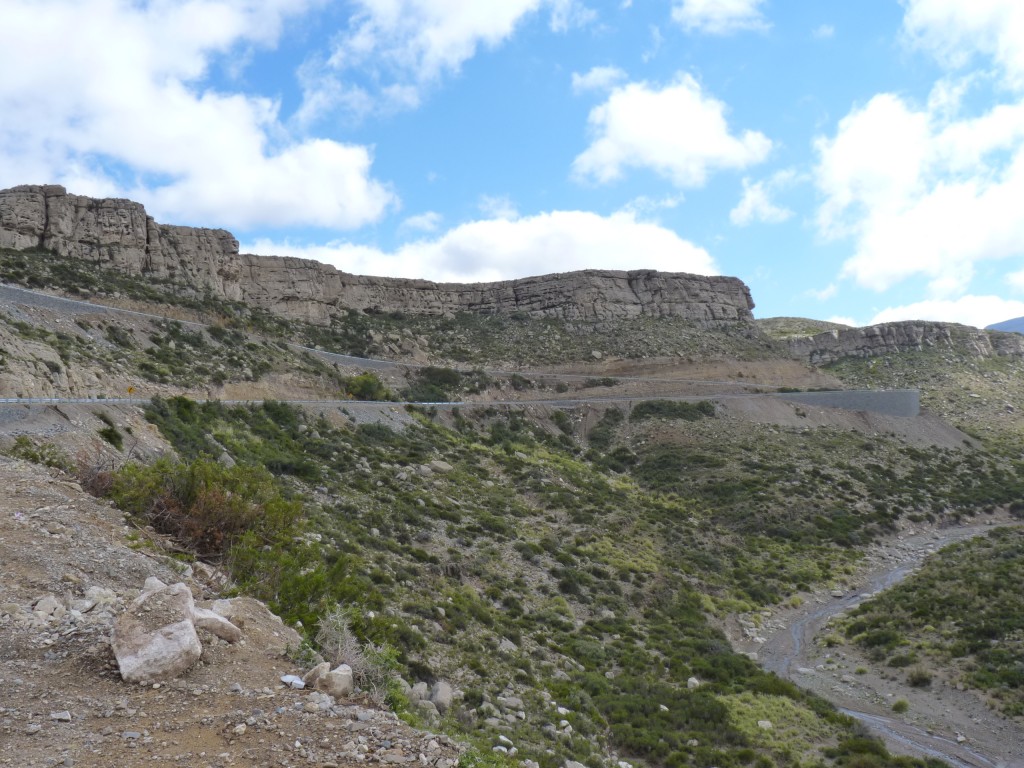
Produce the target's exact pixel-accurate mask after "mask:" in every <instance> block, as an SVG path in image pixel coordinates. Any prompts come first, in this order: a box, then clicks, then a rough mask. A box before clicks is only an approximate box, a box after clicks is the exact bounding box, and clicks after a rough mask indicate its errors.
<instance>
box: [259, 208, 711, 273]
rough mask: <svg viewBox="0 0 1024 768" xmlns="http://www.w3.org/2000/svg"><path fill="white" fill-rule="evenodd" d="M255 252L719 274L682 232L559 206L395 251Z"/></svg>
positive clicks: (530, 268) (491, 268) (450, 266)
mask: <svg viewBox="0 0 1024 768" xmlns="http://www.w3.org/2000/svg"><path fill="white" fill-rule="evenodd" d="M243 247H244V248H245V250H249V251H253V252H256V253H264V254H274V255H287V256H299V257H302V258H310V259H316V260H318V261H322V262H325V263H328V264H332V265H334V266H335V267H337V268H338V269H341V270H343V271H345V272H350V273H355V274H373V275H390V276H396V277H417V278H425V279H429V280H436V281H442V282H484V281H493V280H506V279H512V278H517V277H528V276H530V275H541V274H547V273H550V272H551V271H552V270H553V268H555V265H557V269H558V270H559V271H571V270H578V269H622V270H629V269H641V268H643V269H647V268H650V269H659V270H663V271H667V272H691V273H698V274H719V272H718V268H717V266H716V265H715V262H714V260H713V259H712V258H711V256H710V255H709V254H708V252H707V251H705V250H704V249H703V248H700V247H698V246H696V245H694V244H693V243H690V242H688V241H686V240H683V239H682V238H680V237H679V236H678V235H677V234H676V233H675V232H673V231H671V230H669V229H666V228H664V227H661V226H658V225H657V224H652V223H649V222H645V221H641V220H639V219H637V218H636V217H635V216H634V215H632V214H629V213H625V212H620V213H615V214H612V215H611V216H599V215H597V214H595V213H589V212H585V211H552V212H550V213H541V214H537V215H535V216H525V217H522V218H519V219H515V220H508V219H488V220H482V221H473V222H469V223H467V224H462V225H460V226H458V227H455V228H454V229H451V230H449V231H448V232H446V233H445V234H444V235H442V236H441V237H439V238H436V239H430V240H420V241H417V242H413V243H408V244H406V245H404V246H402V247H400V248H399V249H397V250H396V251H392V252H386V251H381V250H379V249H376V248H372V247H367V246H361V245H352V244H346V243H342V242H336V243H330V244H327V245H324V246H296V245H291V244H289V243H277V242H273V241H269V240H257V241H256V242H253V243H249V244H246V245H244V246H243Z"/></svg>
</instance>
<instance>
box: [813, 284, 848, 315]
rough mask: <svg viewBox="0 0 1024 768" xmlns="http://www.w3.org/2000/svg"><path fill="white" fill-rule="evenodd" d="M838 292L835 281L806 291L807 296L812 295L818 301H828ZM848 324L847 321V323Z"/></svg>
mask: <svg viewBox="0 0 1024 768" xmlns="http://www.w3.org/2000/svg"><path fill="white" fill-rule="evenodd" d="M838 292H839V288H838V286H836V284H835V283H829V284H828V285H826V286H825V287H824V288H822V289H820V290H814V289H811V290H809V291H807V295H808V296H812V297H814V298H815V299H817V300H818V301H828V300H829V299H831V298H832V297H833V296H835V295H836V294H837V293H838ZM847 325H849V323H847Z"/></svg>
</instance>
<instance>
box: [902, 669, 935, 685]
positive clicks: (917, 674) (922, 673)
mask: <svg viewBox="0 0 1024 768" xmlns="http://www.w3.org/2000/svg"><path fill="white" fill-rule="evenodd" d="M907 683H908V684H909V685H910V686H912V687H914V688H927V687H928V686H929V685H931V684H932V673H931V672H929V671H928V670H927V669H925V668H924V667H914V668H913V669H912V670H910V673H909V674H908V675H907Z"/></svg>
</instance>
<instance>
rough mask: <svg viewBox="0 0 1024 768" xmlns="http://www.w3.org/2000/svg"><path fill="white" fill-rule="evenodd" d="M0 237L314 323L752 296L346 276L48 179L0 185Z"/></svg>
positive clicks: (732, 319) (740, 291) (714, 302)
mask: <svg viewBox="0 0 1024 768" xmlns="http://www.w3.org/2000/svg"><path fill="white" fill-rule="evenodd" d="M0 247H6V248H17V249H30V248H45V249H48V250H51V251H54V252H55V253H58V254H60V255H61V256H65V257H69V258H76V259H84V260H88V261H92V262H95V263H96V264H97V265H98V266H102V267H108V268H116V269H120V270H123V271H125V272H128V273H131V274H137V275H147V276H151V277H154V278H161V279H168V280H173V281H175V282H178V283H182V284H185V285H188V286H190V287H191V288H193V289H195V290H198V291H204V292H205V291H210V292H212V293H213V294H214V295H215V296H218V297H222V298H226V299H232V300H237V301H244V302H246V303H250V304H253V305H256V306H259V307H262V308H264V309H267V310H269V311H272V312H275V313H277V314H279V315H282V316H285V317H288V318H291V319H298V320H305V321H308V322H314V323H320V324H326V323H329V322H330V320H331V317H332V316H334V315H337V314H340V313H343V312H344V311H345V310H348V309H355V310H364V311H379V312H403V313H409V314H431V315H440V314H446V313H459V312H472V313H477V314H511V313H515V312H525V313H526V314H528V315H530V316H533V317H557V318H561V319H564V320H571V321H601V320H614V319H620V318H628V317H639V316H644V315H648V316H653V317H681V318H684V319H686V320H692V321H694V322H696V323H698V324H701V325H706V326H718V325H723V324H731V323H737V322H740V323H747V322H749V321H750V320H752V317H753V315H752V314H751V310H752V309H753V307H754V303H753V301H752V300H751V297H750V290H749V289H748V288H747V286H746V285H745V284H744V283H743V282H742V281H741V280H738V279H736V278H733V277H706V276H702V275H690V274H683V273H666V272H656V271H654V270H632V271H628V272H625V271H612V270H586V271H581V272H569V273H562V274H554V275H545V276H541V277H530V278H525V279H522V280H508V281H503V282H497V283H472V284H464V283H434V282H430V281H427V280H406V279H398V278H385V277H367V276H360V275H351V274H347V273H345V272H341V271H338V270H336V269H334V268H333V267H331V266H328V265H326V264H321V263H319V262H316V261H309V260H304V259H297V258H287V257H285V258H282V257H276V256H257V255H253V254H243V253H239V252H238V250H239V244H238V241H237V240H236V239H235V238H234V236H233V235H232V234H231V233H230V232H227V231H225V230H222V229H199V228H193V227H179V226H169V225H166V224H158V223H156V222H155V221H154V220H153V218H152V217H151V216H149V215H148V214H147V213H146V210H145V208H144V207H143V206H142V205H141V204H140V203H136V202H132V201H131V200H122V199H95V198H90V197H83V196H80V195H69V194H68V193H67V191H66V190H65V189H64V188H63V187H60V186H56V185H43V186H20V187H13V188H11V189H7V190H2V191H0ZM636 260H637V261H642V260H643V254H636Z"/></svg>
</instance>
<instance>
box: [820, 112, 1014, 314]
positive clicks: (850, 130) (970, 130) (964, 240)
mask: <svg viewBox="0 0 1024 768" xmlns="http://www.w3.org/2000/svg"><path fill="white" fill-rule="evenodd" d="M937 105H938V106H937ZM816 150H817V153H818V163H817V167H816V171H815V174H816V183H817V185H818V187H819V189H820V191H821V192H822V193H823V202H822V204H821V206H820V207H819V210H818V215H817V222H818V227H819V230H820V232H821V233H822V234H823V235H825V236H826V237H827V238H841V237H852V238H853V239H854V242H855V249H854V255H853V256H852V257H851V258H850V259H848V260H847V261H846V263H845V264H844V266H843V276H845V277H850V278H853V279H854V280H856V281H857V282H858V283H859V284H861V285H864V286H866V287H869V288H872V289H875V290H885V289H888V288H890V287H891V286H893V285H895V284H897V283H899V282H900V281H902V280H904V279H906V278H908V277H911V276H913V275H924V276H926V277H927V278H929V280H930V284H929V287H930V290H931V292H932V295H933V296H934V297H936V298H949V297H951V296H954V295H956V294H957V293H962V292H964V291H965V290H966V289H967V287H968V285H969V283H970V281H971V279H972V277H973V275H974V271H975V264H976V263H977V262H979V261H981V260H985V259H1001V258H1007V257H1011V256H1019V255H1021V254H1024V219H1022V218H1021V217H1020V216H1019V209H1020V202H1019V201H1020V200H1022V199H1024V103H1017V104H1003V105H997V106H995V107H993V108H992V109H990V110H989V111H987V112H985V113H984V114H981V115H979V116H971V117H967V116H960V115H959V113H956V112H954V113H952V114H951V113H950V109H949V104H948V102H947V100H945V99H944V98H940V99H933V100H930V101H929V105H928V106H927V107H924V108H917V107H914V106H913V105H911V104H909V103H908V102H907V101H905V100H904V99H903V98H901V97H900V96H897V95H895V94H880V95H878V96H875V97H874V98H873V99H871V101H870V102H868V103H867V104H866V105H864V106H863V107H859V108H856V109H854V110H853V111H852V112H851V113H850V114H849V115H847V116H846V117H845V118H843V120H841V121H840V123H839V127H838V130H837V131H836V134H835V136H833V137H827V138H826V137H823V138H819V139H818V140H817V142H816Z"/></svg>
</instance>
